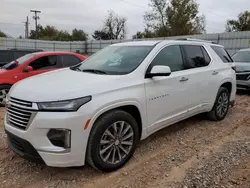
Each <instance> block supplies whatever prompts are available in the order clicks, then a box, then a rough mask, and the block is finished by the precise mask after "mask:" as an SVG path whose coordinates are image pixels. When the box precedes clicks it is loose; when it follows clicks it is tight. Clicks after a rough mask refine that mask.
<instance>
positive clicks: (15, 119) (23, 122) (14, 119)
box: [9, 116, 29, 124]
mask: <svg viewBox="0 0 250 188" xmlns="http://www.w3.org/2000/svg"><path fill="white" fill-rule="evenodd" d="M9 119H10V120H11V121H15V122H17V123H20V124H27V123H28V122H29V120H28V121H22V120H19V119H17V118H13V117H11V116H9Z"/></svg>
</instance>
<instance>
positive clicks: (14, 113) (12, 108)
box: [7, 97, 34, 130]
mask: <svg viewBox="0 0 250 188" xmlns="http://www.w3.org/2000/svg"><path fill="white" fill-rule="evenodd" d="M27 107H32V102H28V101H23V100H19V99H16V98H13V97H11V98H10V104H9V107H8V108H7V122H8V123H9V124H10V125H12V126H14V127H16V128H19V129H22V130H26V128H27V126H28V124H29V121H30V118H31V116H32V112H33V111H34V109H31V108H30V109H29V108H27Z"/></svg>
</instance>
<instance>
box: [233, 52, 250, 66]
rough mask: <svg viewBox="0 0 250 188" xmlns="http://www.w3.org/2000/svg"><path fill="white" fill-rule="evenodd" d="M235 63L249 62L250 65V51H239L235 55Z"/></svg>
mask: <svg viewBox="0 0 250 188" xmlns="http://www.w3.org/2000/svg"><path fill="white" fill-rule="evenodd" d="M232 58H233V60H234V62H248V63H250V51H239V52H237V53H236V54H234V55H233V57H232Z"/></svg>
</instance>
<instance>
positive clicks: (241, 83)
mask: <svg viewBox="0 0 250 188" xmlns="http://www.w3.org/2000/svg"><path fill="white" fill-rule="evenodd" d="M237 89H243V90H250V80H237Z"/></svg>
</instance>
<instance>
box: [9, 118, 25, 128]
mask: <svg viewBox="0 0 250 188" xmlns="http://www.w3.org/2000/svg"><path fill="white" fill-rule="evenodd" d="M9 122H10V123H11V124H14V125H18V126H20V127H24V128H26V126H25V125H23V124H21V123H17V122H16V121H14V120H13V119H9Z"/></svg>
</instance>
